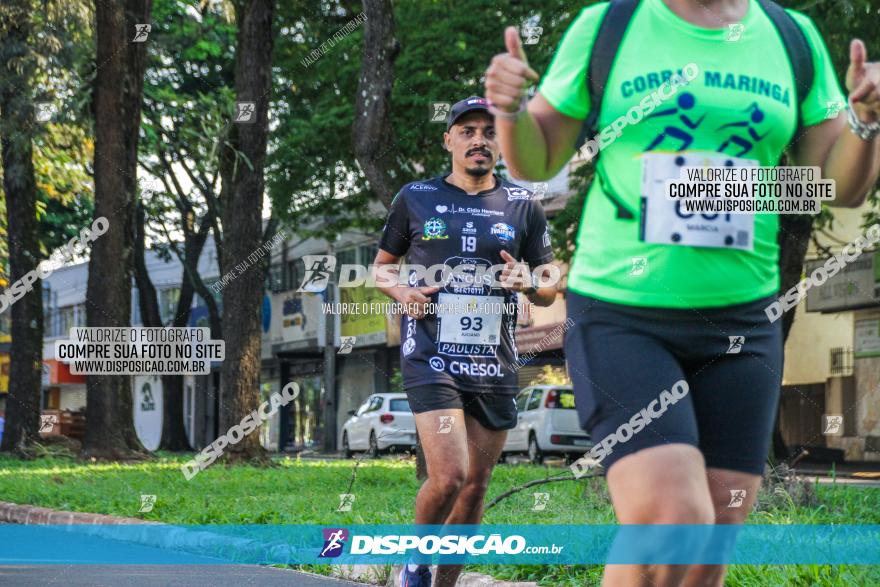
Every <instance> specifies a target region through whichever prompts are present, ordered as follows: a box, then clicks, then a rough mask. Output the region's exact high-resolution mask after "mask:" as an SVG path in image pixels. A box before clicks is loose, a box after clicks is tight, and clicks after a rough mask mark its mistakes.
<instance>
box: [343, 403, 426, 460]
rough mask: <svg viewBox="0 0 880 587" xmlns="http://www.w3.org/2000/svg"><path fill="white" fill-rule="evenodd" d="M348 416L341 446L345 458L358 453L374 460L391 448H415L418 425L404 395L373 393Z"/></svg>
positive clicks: (344, 425)
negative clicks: (361, 452)
mask: <svg viewBox="0 0 880 587" xmlns="http://www.w3.org/2000/svg"><path fill="white" fill-rule="evenodd" d="M348 415H349V416H351V418H349V419H348V420H346V421H345V424H343V425H342V436H341V438H340V442H339V446H341V447H342V454H344V455H345V457H346V458H348V457H350V456H351V454H352V452H353V451H356V450H357V451H361V450H362V451H366V452H367V454H368V455H369V456H370V457H373V458H375V457H377V456H379V451H383V450H387V449H389V448H391V447H395V448H406V449H411V448H413V447H415V445H416V421H415V417H414V416H413V413H412V410H411V409H410V407H409V402H408V401H407V399H406V394H405V393H374V394H373V395H371V396H369V397H368V398H367V399H366V400H365V401H364V403H363V404H361V407H359V408H358V409H357V411H355V410H351V411H349V412H348Z"/></svg>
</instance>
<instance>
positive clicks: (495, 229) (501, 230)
mask: <svg viewBox="0 0 880 587" xmlns="http://www.w3.org/2000/svg"><path fill="white" fill-rule="evenodd" d="M491 232H492V234H494V235H495V238H497V239H498V240H499V241H500V242H502V243H509V242H510V241H512V240H513V237H514V236H515V235H516V231H515V230H514V229H513V227H512V226H511V225H509V224H505V223H504V222H499V223H497V224H494V225H492V230H491Z"/></svg>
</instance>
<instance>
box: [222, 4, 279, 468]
mask: <svg viewBox="0 0 880 587" xmlns="http://www.w3.org/2000/svg"><path fill="white" fill-rule="evenodd" d="M234 5H235V16H236V22H237V24H238V38H237V45H236V54H235V96H236V101H237V102H238V103H252V104H253V106H254V109H253V115H252V116H253V118H252V119H251V120H250V121H249V122H238V123H233V124H234V126H233V127H232V133H230V144H231V146H227V147H224V151H226V152H227V153H228V156H229V157H234V158H235V159H234V160H235V165H234V167H233V169H232V173H231V177H230V178H229V179H230V181H229V184H228V185H229V189H228V192H227V194H226V195H225V196H224V198H223V210H222V220H223V250H224V256H223V266H222V267H221V272H222V273H223V274H226V273H227V272H228V271H229V270H230V269H232V268H233V267H235V266H236V265H237V264H238V263H241V262H247V258H248V257H249V256H250V255H251V254H252V253H254V252H255V251H257V250H258V249H259V248H260V246H261V245H262V243H263V223H262V210H263V192H264V188H265V179H264V165H265V159H266V146H267V138H268V131H269V112H268V110H269V92H270V91H271V84H272V41H273V38H272V18H273V14H274V0H238V1H236V2H234ZM223 183H224V184H226V183H227V182H226V178H224V181H223ZM224 187H225V186H224ZM264 265H265V263H264V262H260V263H259V266H252V267H251V268H250V270H247V271H244V272H243V273H240V274H239V275H238V276H237V277H236V278H235V279H233V280H232V281H230V282H229V283H228V284H227V285H226V287H225V288H224V289H223V324H224V332H223V336H224V339H225V341H226V358H225V360H224V361H223V367H222V370H221V396H220V399H221V403H220V407H221V409H220V421H221V431H225V430H228V429H229V428H230V427H231V426H233V425H235V424H238V423H239V422H240V421H241V419H242V418H244V416H245V415H247V414H248V413H250V412H251V411H253V410H254V409H256V408H257V407H258V405H259V403H260V365H261V360H260V339H261V329H260V309H261V307H262V304H261V302H262V299H263V281H264V275H265V267H264ZM226 452H227V455H229V457H230V458H232V459H236V460H243V459H253V458H262V457H264V453H265V451H264V449H263V448H262V446H261V445H260V442H259V437H258V435H256V434H251V435H249V436H247V437H246V438H244V439H242V440H241V441H240V442H238V443H237V444H234V445H230V446H229V447H228V448H227V449H226Z"/></svg>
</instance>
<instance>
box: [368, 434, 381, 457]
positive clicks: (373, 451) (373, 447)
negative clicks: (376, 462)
mask: <svg viewBox="0 0 880 587" xmlns="http://www.w3.org/2000/svg"><path fill="white" fill-rule="evenodd" d="M367 456H368V457H370V458H371V459H378V458H379V442H378V441H377V440H376V433H375V432H373V431H372V430H371V431H370V448H368V449H367Z"/></svg>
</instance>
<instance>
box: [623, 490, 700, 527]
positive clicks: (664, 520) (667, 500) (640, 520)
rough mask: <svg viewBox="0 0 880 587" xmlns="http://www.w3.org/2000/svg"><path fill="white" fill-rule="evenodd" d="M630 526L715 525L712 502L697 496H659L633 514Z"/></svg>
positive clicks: (645, 503) (642, 505) (628, 521)
mask: <svg viewBox="0 0 880 587" xmlns="http://www.w3.org/2000/svg"><path fill="white" fill-rule="evenodd" d="M630 517H631V519H629V520H627V522H626V523H628V524H714V523H715V509H714V508H713V506H712V502H710V501H708V500H706V499H703V498H700V497H699V496H696V495H657V496H655V497H654V498H652V499H649V500H647V501H645V502H643V503H642V504H641V506H640V507H638V508H637V509H636V510H635V511H632V512H631V516H630Z"/></svg>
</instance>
